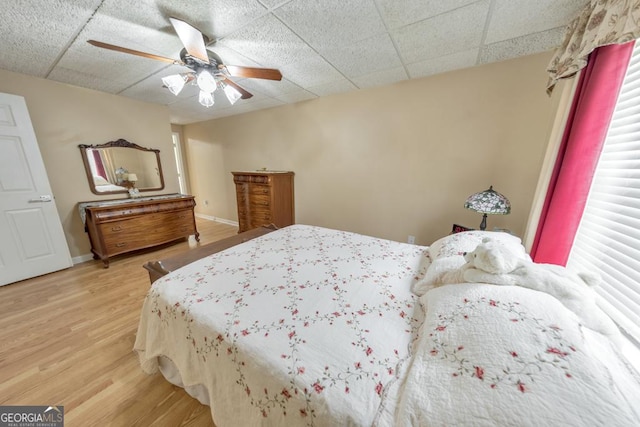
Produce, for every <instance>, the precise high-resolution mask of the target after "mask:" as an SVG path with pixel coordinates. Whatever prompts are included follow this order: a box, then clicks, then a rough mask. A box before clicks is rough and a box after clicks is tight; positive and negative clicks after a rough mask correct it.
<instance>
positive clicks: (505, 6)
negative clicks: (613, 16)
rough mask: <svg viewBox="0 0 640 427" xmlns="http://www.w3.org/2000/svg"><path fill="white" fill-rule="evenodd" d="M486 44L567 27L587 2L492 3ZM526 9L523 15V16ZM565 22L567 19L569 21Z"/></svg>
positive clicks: (523, 0)
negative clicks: (493, 4)
mask: <svg viewBox="0 0 640 427" xmlns="http://www.w3.org/2000/svg"><path fill="white" fill-rule="evenodd" d="M495 2H496V3H495V6H494V8H493V14H492V16H491V17H490V20H489V28H488V31H487V37H486V40H485V42H486V43H495V42H499V41H503V40H508V39H512V38H515V37H519V36H522V35H524V34H530V33H538V32H541V31H546V30H550V29H552V28H556V27H561V26H565V25H566V24H568V20H567V17H571V18H570V19H572V18H573V17H575V16H577V14H578V12H579V11H580V10H581V9H582V8H583V7H584V6H585V5H586V4H588V3H589V0H536V1H531V0H495ZM523 10H526V11H527V13H526V14H525V13H523ZM570 19H569V20H570Z"/></svg>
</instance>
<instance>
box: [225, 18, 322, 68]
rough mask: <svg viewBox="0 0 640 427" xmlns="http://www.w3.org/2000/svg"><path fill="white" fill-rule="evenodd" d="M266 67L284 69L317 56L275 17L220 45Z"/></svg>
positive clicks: (235, 35) (255, 23) (237, 32)
mask: <svg viewBox="0 0 640 427" xmlns="http://www.w3.org/2000/svg"><path fill="white" fill-rule="evenodd" d="M218 43H219V44H220V45H222V46H224V47H228V48H229V49H233V50H235V51H236V52H238V53H240V54H242V55H243V56H245V57H247V58H249V59H251V60H253V61H255V62H256V63H258V64H260V65H262V66H263V67H270V68H281V67H282V66H283V65H284V64H291V63H293V62H296V61H298V60H300V59H304V58H310V57H313V56H315V55H316V53H315V52H314V51H313V49H311V48H310V47H309V45H307V44H306V43H305V42H304V41H303V40H302V39H301V38H300V37H298V36H297V35H296V34H295V33H294V32H293V31H291V30H290V29H289V28H287V27H286V26H285V25H284V24H283V23H282V22H280V20H278V19H277V18H276V17H274V16H273V15H267V16H264V17H262V18H260V19H258V20H257V21H253V22H252V23H251V24H249V25H247V26H246V27H244V28H242V29H241V30H239V31H236V32H234V33H232V34H230V35H228V36H227V37H225V38H224V39H222V40H220V41H219V42H218Z"/></svg>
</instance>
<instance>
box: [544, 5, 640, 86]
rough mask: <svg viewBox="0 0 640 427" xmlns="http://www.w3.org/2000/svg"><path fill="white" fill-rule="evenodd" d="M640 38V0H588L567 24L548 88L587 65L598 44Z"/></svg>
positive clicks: (550, 74)
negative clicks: (577, 14)
mask: <svg viewBox="0 0 640 427" xmlns="http://www.w3.org/2000/svg"><path fill="white" fill-rule="evenodd" d="M637 38H640V0H591V2H590V3H589V4H588V5H587V6H586V7H585V8H584V9H583V10H582V12H581V13H580V15H579V16H578V17H577V18H575V19H574V20H573V21H571V23H570V24H569V25H568V27H567V30H566V32H565V38H564V41H563V42H562V44H561V45H560V46H559V47H558V49H557V50H556V52H555V54H554V56H553V58H552V59H551V62H550V63H549V66H548V67H547V71H548V72H549V81H548V83H547V92H548V93H551V91H552V90H553V87H554V86H555V84H556V83H557V82H558V80H560V79H565V78H568V77H572V76H574V75H575V74H576V73H577V72H578V71H580V70H581V69H582V68H584V67H585V66H586V65H587V58H588V57H589V54H590V53H591V52H592V51H593V50H594V49H596V48H598V47H600V46H606V45H610V44H622V43H626V42H629V41H631V40H635V39H637Z"/></svg>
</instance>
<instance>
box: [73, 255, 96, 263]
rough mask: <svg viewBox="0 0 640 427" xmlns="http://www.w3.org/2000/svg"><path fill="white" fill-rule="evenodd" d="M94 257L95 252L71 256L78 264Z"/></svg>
mask: <svg viewBox="0 0 640 427" xmlns="http://www.w3.org/2000/svg"><path fill="white" fill-rule="evenodd" d="M92 259H93V254H84V255H80V256H74V257H73V258H71V262H73V265H76V264H81V263H83V262H87V261H90V260H92Z"/></svg>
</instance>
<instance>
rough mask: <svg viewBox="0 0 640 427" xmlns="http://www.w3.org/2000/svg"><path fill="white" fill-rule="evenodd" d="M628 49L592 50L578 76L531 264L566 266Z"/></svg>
mask: <svg viewBox="0 0 640 427" xmlns="http://www.w3.org/2000/svg"><path fill="white" fill-rule="evenodd" d="M633 45H634V43H633V42H630V43H625V44H615V45H609V46H604V47H600V48H598V49H596V50H595V51H593V53H591V55H590V56H589V63H588V65H587V67H586V68H585V69H584V70H583V71H582V74H581V75H580V80H579V81H578V86H577V88H576V94H575V98H574V100H573V105H572V107H571V111H570V113H569V118H568V120H567V125H566V128H565V132H564V135H563V138H562V142H561V145H560V149H559V151H558V157H557V160H556V164H555V166H554V170H553V173H552V176H551V180H550V182H549V190H548V192H547V196H546V199H545V202H544V205H543V208H542V213H541V215H540V221H539V224H538V230H537V231H536V236H535V239H534V241H533V245H532V248H531V257H532V258H533V260H534V261H535V262H539V263H549V264H559V265H566V263H567V259H568V258H569V252H570V251H571V246H572V245H573V240H574V238H575V235H576V231H577V230H578V225H579V224H580V218H581V217H582V213H583V211H584V207H585V205H586V202H587V196H588V195H589V189H590V187H591V181H592V179H593V174H594V171H595V168H596V166H597V164H598V158H599V157H600V152H601V151H602V146H603V144H604V140H605V137H606V135H607V130H608V128H609V123H610V122H611V116H612V115H613V110H614V108H615V104H616V100H617V97H618V92H619V91H620V86H621V85H622V80H623V79H624V75H625V73H626V71H627V67H628V65H629V59H630V58H631V53H632V51H633Z"/></svg>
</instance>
